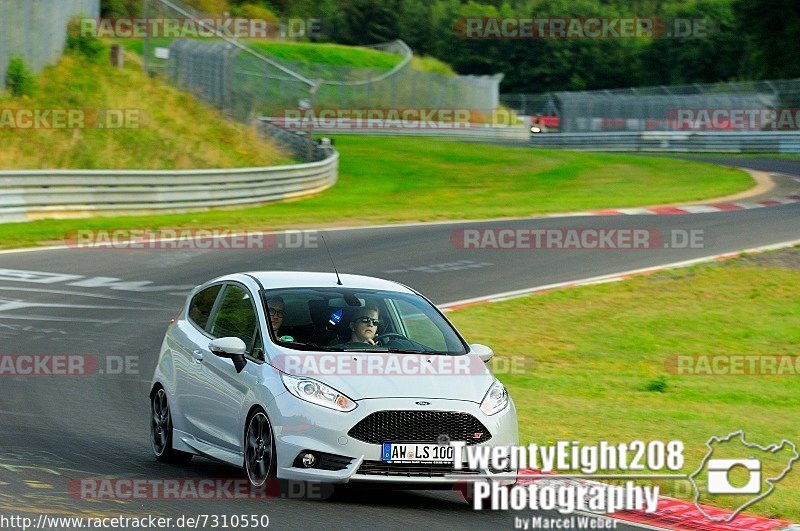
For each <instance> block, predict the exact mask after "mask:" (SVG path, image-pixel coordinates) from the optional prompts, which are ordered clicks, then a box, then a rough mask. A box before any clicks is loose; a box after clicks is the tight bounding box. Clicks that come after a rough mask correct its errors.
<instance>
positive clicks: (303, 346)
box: [279, 341, 339, 352]
mask: <svg viewBox="0 0 800 531" xmlns="http://www.w3.org/2000/svg"><path fill="white" fill-rule="evenodd" d="M279 345H282V346H286V347H289V348H293V349H297V350H321V351H324V352H333V351H336V350H339V349H337V348H333V347H328V346H322V345H315V344H313V343H300V342H297V341H281V342H280V343H279Z"/></svg>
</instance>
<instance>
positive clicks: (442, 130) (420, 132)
mask: <svg viewBox="0 0 800 531" xmlns="http://www.w3.org/2000/svg"><path fill="white" fill-rule="evenodd" d="M260 120H261V121H262V122H266V123H270V124H272V125H274V126H277V127H280V128H282V129H286V130H290V131H296V132H304V133H310V134H324V135H371V136H409V137H434V138H443V139H457V140H472V141H476V142H481V141H501V142H509V141H510V142H520V143H525V142H528V140H529V138H530V132H529V130H528V127H527V126H524V125H483V124H472V125H471V126H470V127H447V126H446V124H443V125H440V126H439V127H436V126H435V125H436V124H434V125H430V124H425V123H424V122H423V123H413V122H406V123H404V124H403V125H402V126H400V127H385V126H384V125H383V124H377V125H373V126H369V125H368V124H367V125H364V124H362V125H358V124H355V123H353V121H352V120H346V119H342V120H337V121H336V124H335V125H334V126H333V127H327V126H325V127H323V126H322V124H320V125H318V126H316V125H315V126H313V127H306V128H302V129H300V128H299V127H298V125H296V123H294V122H290V123H287V122H289V121H288V120H284V119H280V118H272V117H261V118H260ZM364 121H365V122H367V120H364ZM300 125H302V123H301V124H300Z"/></svg>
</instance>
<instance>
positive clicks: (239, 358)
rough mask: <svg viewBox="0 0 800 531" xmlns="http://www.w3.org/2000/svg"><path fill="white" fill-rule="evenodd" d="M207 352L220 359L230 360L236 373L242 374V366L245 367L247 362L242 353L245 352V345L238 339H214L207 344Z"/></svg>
mask: <svg viewBox="0 0 800 531" xmlns="http://www.w3.org/2000/svg"><path fill="white" fill-rule="evenodd" d="M208 350H210V351H211V353H212V354H214V355H215V356H219V357H220V358H230V359H231V361H233V366H234V367H235V368H236V372H237V373H238V372H242V369H244V366H245V365H247V360H246V359H245V357H244V353H245V351H246V350H247V345H245V344H244V341H242V340H241V339H239V338H238V337H221V338H219V339H215V340H214V341H212V342H211V343H209V344H208Z"/></svg>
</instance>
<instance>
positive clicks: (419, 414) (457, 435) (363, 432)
mask: <svg viewBox="0 0 800 531" xmlns="http://www.w3.org/2000/svg"><path fill="white" fill-rule="evenodd" d="M348 435H350V437H353V438H354V439H358V440H359V441H364V442H367V443H372V444H382V443H384V442H387V441H391V442H420V443H439V444H448V443H449V442H450V441H466V443H467V444H468V445H469V444H479V443H482V442H486V441H488V440H489V439H491V438H492V434H491V433H489V430H487V429H486V426H484V425H483V424H482V423H481V421H479V420H478V419H476V418H475V417H473V416H472V415H470V414H469V413H455V412H452V411H378V412H376V413H373V414H371V415H369V416H368V417H366V418H364V419H363V420H361V422H359V423H358V424H356V425H355V426H353V428H351V429H350V431H349V432H348Z"/></svg>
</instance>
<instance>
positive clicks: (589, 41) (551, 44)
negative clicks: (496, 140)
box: [103, 0, 800, 92]
mask: <svg viewBox="0 0 800 531" xmlns="http://www.w3.org/2000/svg"><path fill="white" fill-rule="evenodd" d="M151 1H152V0H151ZM187 1H189V2H190V3H191V4H192V5H194V6H196V7H198V8H200V9H202V10H205V11H207V12H210V13H212V14H217V13H221V12H226V11H228V12H230V13H232V14H239V15H240V16H252V17H258V18H267V16H266V15H265V13H271V14H274V16H275V17H277V18H278V19H282V20H285V19H286V18H290V17H291V18H294V17H299V18H316V19H320V20H321V21H322V23H323V26H324V27H325V28H326V29H330V34H326V36H325V37H322V38H316V37H315V38H312V39H311V40H327V41H332V42H336V43H342V44H357V45H363V44H373V43H377V42H385V41H390V40H393V39H397V38H400V39H403V40H404V41H406V42H407V43H408V44H409V46H411V48H412V49H413V50H414V52H415V53H416V54H419V55H428V56H433V57H437V58H439V59H440V60H442V61H444V62H445V63H447V64H450V65H452V66H453V68H454V69H455V70H456V71H457V72H458V73H460V74H476V75H480V74H496V73H503V74H505V78H504V80H503V84H502V86H501V90H502V91H503V92H546V91H552V90H584V89H589V90H591V89H604V88H616V87H629V86H645V85H654V84H681V83H698V82H716V81H728V80H746V79H770V78H796V77H800V39H799V38H798V37H797V36H798V35H800V3H798V2H797V0H763V1H760V2H753V1H752V0H658V1H654V0H477V1H476V0H187ZM137 4H139V1H138V0H103V10H104V11H103V12H104V13H126V12H132V11H135V10H136V9H137ZM262 10H266V11H262ZM247 13H250V14H247ZM482 17H493V18H494V17H499V18H514V19H520V18H522V19H524V18H536V19H541V18H548V17H550V18H559V19H564V18H570V17H576V18H582V19H586V18H588V17H600V18H604V19H615V18H637V17H638V18H647V19H651V20H653V21H655V22H656V23H657V24H663V26H662V27H663V30H664V31H663V32H661V33H660V34H658V35H656V36H654V37H652V38H646V37H638V38H636V37H631V38H574V39H573V38H533V39H467V38H464V37H463V36H462V35H460V34H459V31H458V24H459V23H463V19H464V18H482ZM687 22H688V23H689V24H698V25H697V26H696V27H695V29H696V30H697V31H694V32H692V34H691V35H682V36H681V35H679V36H676V35H675V32H674V31H671V30H674V29H675V28H676V26H675V24H676V23H684V24H685V23H687ZM668 34H669V35H668Z"/></svg>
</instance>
